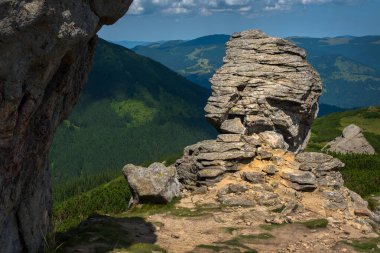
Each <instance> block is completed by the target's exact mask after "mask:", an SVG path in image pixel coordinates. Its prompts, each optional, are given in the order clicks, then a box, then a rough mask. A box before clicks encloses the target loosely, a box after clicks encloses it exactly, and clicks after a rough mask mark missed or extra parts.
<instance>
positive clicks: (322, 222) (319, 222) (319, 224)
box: [301, 219, 329, 229]
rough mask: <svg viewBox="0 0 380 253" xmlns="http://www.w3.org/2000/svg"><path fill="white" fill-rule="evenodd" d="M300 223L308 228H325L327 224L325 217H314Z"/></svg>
mask: <svg viewBox="0 0 380 253" xmlns="http://www.w3.org/2000/svg"><path fill="white" fill-rule="evenodd" d="M301 224H302V225H304V226H305V227H307V228H309V229H317V228H325V227H327V225H328V224H329V222H328V221H327V220H326V219H314V220H308V221H304V222H301Z"/></svg>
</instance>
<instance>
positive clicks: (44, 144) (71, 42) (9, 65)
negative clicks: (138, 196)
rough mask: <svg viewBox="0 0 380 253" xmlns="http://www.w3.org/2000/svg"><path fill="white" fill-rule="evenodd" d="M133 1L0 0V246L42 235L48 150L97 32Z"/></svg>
mask: <svg viewBox="0 0 380 253" xmlns="http://www.w3.org/2000/svg"><path fill="white" fill-rule="evenodd" d="M131 2H132V0H107V1H105V0H88V1H78V0H65V1H58V0H28V1H19V0H6V1H0V55H1V58H0V231H1V233H0V249H1V252H2V253H8V252H38V251H41V250H43V238H44V237H45V236H46V234H47V233H48V232H49V230H50V228H51V226H50V219H51V204H52V198H51V190H50V175H49V166H48V152H49V148H50V145H51V142H52V139H53V134H54V132H55V129H56V128H57V126H58V125H59V123H60V122H61V121H62V120H63V119H64V118H66V117H67V115H68V114H69V112H70V111H71V110H72V108H73V106H74V105H75V104H76V103H77V101H78V99H79V95H80V92H81V90H82V87H83V84H84V83H85V81H86V78H87V74H88V72H89V70H90V68H91V62H92V57H93V54H94V49H95V45H96V32H97V31H98V30H99V29H100V28H101V26H102V25H103V24H112V23H113V22H115V21H116V20H117V19H119V18H120V17H121V16H122V15H123V14H124V13H125V12H126V11H127V10H128V8H129V5H130V4H131Z"/></svg>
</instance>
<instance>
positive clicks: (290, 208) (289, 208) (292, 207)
mask: <svg viewBox="0 0 380 253" xmlns="http://www.w3.org/2000/svg"><path fill="white" fill-rule="evenodd" d="M297 208H298V204H297V203H296V202H294V201H290V202H289V203H288V204H287V205H286V206H285V208H284V209H283V210H282V211H281V215H282V216H288V215H290V214H292V213H295V212H296V211H297Z"/></svg>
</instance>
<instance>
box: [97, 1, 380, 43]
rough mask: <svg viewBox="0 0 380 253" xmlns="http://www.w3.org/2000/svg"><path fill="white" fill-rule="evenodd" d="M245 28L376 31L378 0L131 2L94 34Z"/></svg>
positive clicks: (178, 34)
mask: <svg viewBox="0 0 380 253" xmlns="http://www.w3.org/2000/svg"><path fill="white" fill-rule="evenodd" d="M246 29H261V30H263V31H265V32H266V33H268V34H270V35H273V36H279V37H286V36H308V37H333V36H341V35H354V36H362V35H380V0H134V3H133V4H132V6H131V8H130V10H129V12H128V13H127V15H125V16H124V17H123V18H122V19H121V20H119V21H118V22H117V23H116V24H114V25H112V26H106V27H104V28H102V30H101V31H99V36H100V37H102V38H105V39H107V40H113V41H117V40H131V41H159V40H173V39H193V38H197V37H200V36H204V35H209V34H231V33H232V32H235V31H242V30H246Z"/></svg>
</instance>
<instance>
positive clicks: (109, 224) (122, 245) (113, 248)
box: [56, 215, 165, 253]
mask: <svg viewBox="0 0 380 253" xmlns="http://www.w3.org/2000/svg"><path fill="white" fill-rule="evenodd" d="M56 240H57V245H59V246H58V247H59V251H58V252H65V253H66V252H70V253H76V252H78V253H79V252H81V253H98V252H99V253H100V252H139V253H140V252H141V253H143V252H151V251H152V250H157V251H158V252H165V251H164V250H162V249H160V248H159V247H158V246H156V245H154V243H155V242H156V240H157V237H156V235H155V227H154V225H153V224H151V223H148V222H146V221H145V220H144V219H143V218H140V217H129V218H115V217H109V216H103V215H92V216H91V217H89V218H88V219H87V220H85V221H83V222H82V223H81V224H79V225H78V226H77V227H75V228H73V229H71V230H69V231H68V232H66V233H63V234H58V235H57V237H56Z"/></svg>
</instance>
